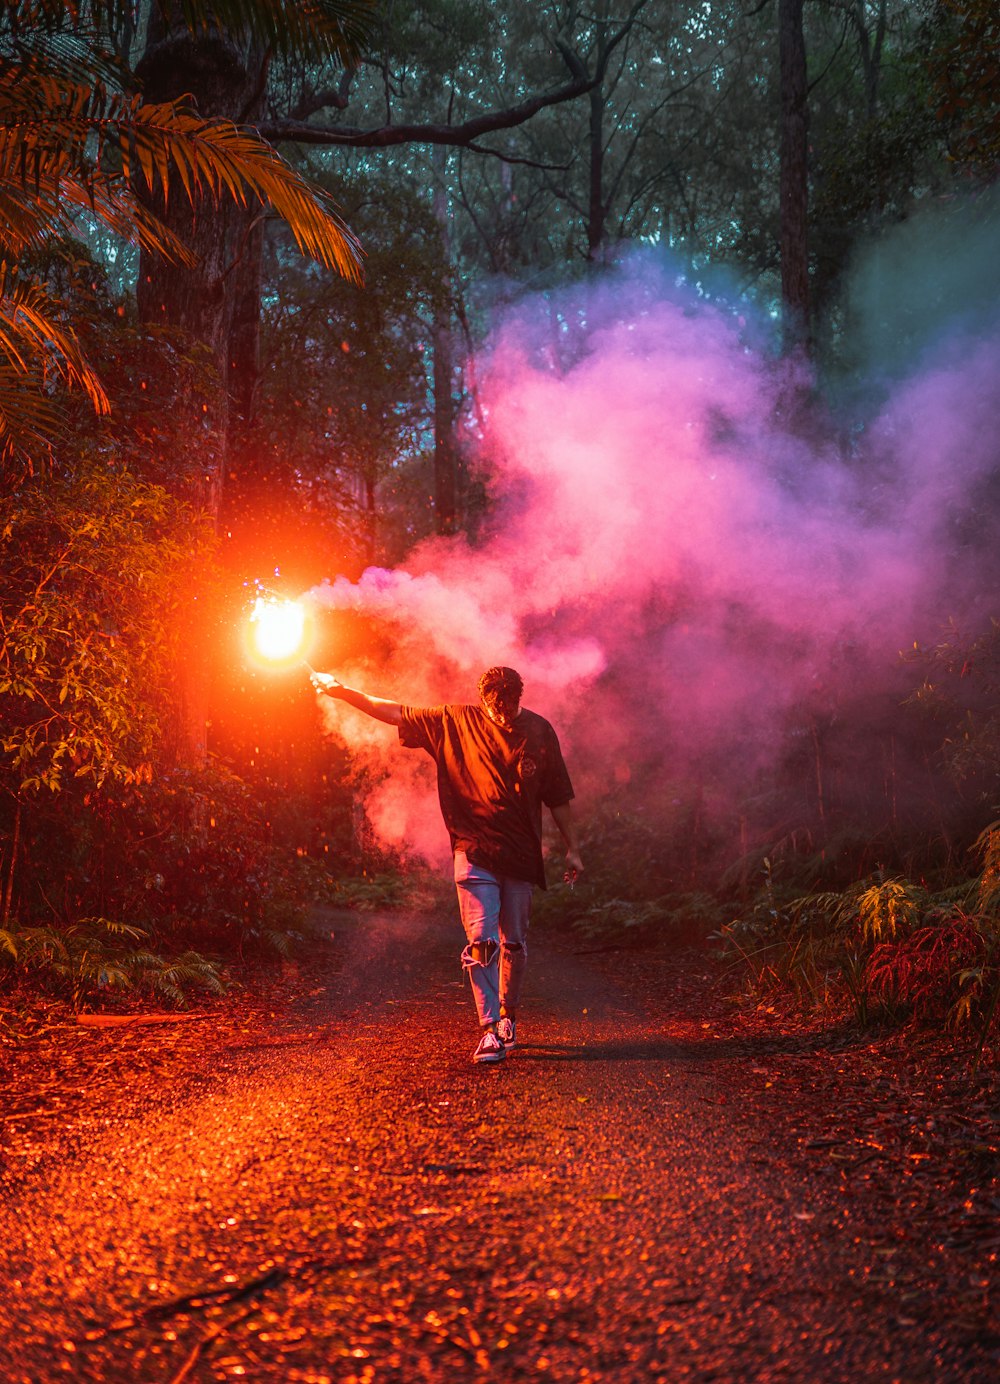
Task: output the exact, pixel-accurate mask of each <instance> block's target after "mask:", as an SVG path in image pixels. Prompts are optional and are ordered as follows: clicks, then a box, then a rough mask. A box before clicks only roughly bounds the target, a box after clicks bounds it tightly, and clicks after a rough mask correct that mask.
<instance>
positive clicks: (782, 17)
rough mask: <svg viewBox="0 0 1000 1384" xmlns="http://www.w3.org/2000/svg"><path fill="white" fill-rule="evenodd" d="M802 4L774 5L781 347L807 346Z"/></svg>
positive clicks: (794, 0)
mask: <svg viewBox="0 0 1000 1384" xmlns="http://www.w3.org/2000/svg"><path fill="white" fill-rule="evenodd" d="M803 2H804V0H778V43H779V51H780V66H781V302H782V309H783V312H784V330H785V340H786V345H788V346H791V345H795V344H798V345H803V346H805V347H806V348H807V349H808V347H809V342H810V330H811V329H810V301H809V140H808V132H807V122H808V112H807V92H808V84H807V75H806V44H805V35H804V33H803V28H802V9H803Z"/></svg>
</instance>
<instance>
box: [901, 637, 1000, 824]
mask: <svg viewBox="0 0 1000 1384" xmlns="http://www.w3.org/2000/svg"><path fill="white" fill-rule="evenodd" d="M907 657H908V661H909V662H910V663H912V664H913V665H914V666H915V667H916V668H917V669H919V670H920V671H921V672H922V675H923V676H922V681H921V683H920V686H919V687H918V688H917V689H916V691H915V692H914V693H913V694H912V696H911V697H910V699H909V701H910V705H911V706H912V707H913V708H914V709H915V710H917V711H919V712H921V713H922V714H923V715H924V716H925V717H926V718H927V719H928V720H930V721H931V722H932V723H933V724H934V726H935V727H936V728H937V729H938V732H939V735H940V739H941V751H940V753H941V757H942V759H943V762H944V765H945V767H946V769H947V770H948V772H949V773H950V774H951V775H952V776H953V777H954V778H955V779H956V780H957V781H958V782H959V783H961V784H963V785H965V786H966V787H967V788H968V789H969V790H970V791H972V792H974V793H977V794H978V795H979V796H980V797H981V798H988V797H989V795H990V794H991V793H992V792H993V791H994V787H995V784H996V781H997V777H998V775H1000V621H997V620H995V619H991V620H990V621H989V624H988V625H987V626H986V628H985V629H981V630H979V631H978V632H975V633H974V632H970V631H968V630H963V629H961V628H960V627H959V625H958V624H957V623H956V622H955V621H952V622H950V623H949V624H948V626H947V628H946V629H945V630H944V631H943V632H942V635H941V638H940V640H939V641H938V643H937V644H935V645H933V646H922V645H915V646H914V648H913V650H912V652H911V653H910V654H908V656H907Z"/></svg>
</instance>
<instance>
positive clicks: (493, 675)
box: [478, 666, 524, 701]
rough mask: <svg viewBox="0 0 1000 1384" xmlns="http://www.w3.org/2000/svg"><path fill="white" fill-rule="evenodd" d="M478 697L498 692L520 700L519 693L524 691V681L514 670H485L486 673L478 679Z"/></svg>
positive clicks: (496, 668)
mask: <svg viewBox="0 0 1000 1384" xmlns="http://www.w3.org/2000/svg"><path fill="white" fill-rule="evenodd" d="M478 691H479V695H480V697H483V696H485V695H486V693H487V692H500V693H501V694H503V695H504V696H506V697H510V698H515V699H516V700H517V701H520V700H521V693H522V692H523V691H524V680H523V679H522V677H521V674H520V673H519V672H518V671H517V670H516V669H515V668H503V667H499V666H498V667H495V668H487V669H486V672H485V673H484V674H483V676H482V677H481V678H480V679H479V688H478Z"/></svg>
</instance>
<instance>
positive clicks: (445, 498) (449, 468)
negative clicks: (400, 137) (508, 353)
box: [431, 147, 458, 534]
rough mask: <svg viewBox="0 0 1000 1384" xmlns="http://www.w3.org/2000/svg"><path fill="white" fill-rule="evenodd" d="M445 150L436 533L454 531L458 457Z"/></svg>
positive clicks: (437, 199)
mask: <svg viewBox="0 0 1000 1384" xmlns="http://www.w3.org/2000/svg"><path fill="white" fill-rule="evenodd" d="M447 159H448V154H447V150H446V149H444V148H442V147H435V150H434V171H435V174H436V179H437V181H436V186H435V191H434V216H435V219H436V221H437V224H438V230H439V232H440V236H441V250H442V259H443V263H444V266H445V267H444V278H445V283H444V288H445V292H443V293H442V294H441V297H440V300H439V302H438V303H437V305H436V306H435V309H434V325H433V327H432V331H431V337H432V341H433V349H434V526H435V529H436V531H437V532H438V533H440V534H451V533H454V532H455V530H456V528H457V526H458V483H457V471H458V458H457V453H456V448H455V403H454V398H453V383H454V354H453V351H454V344H453V338H452V318H451V309H450V307H449V301H450V297H451V294H450V291H449V290H450V288H451V284H450V278H451V223H450V220H449V207H448V193H447V188H446V185H445V173H446V164H447Z"/></svg>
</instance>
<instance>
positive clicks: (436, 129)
mask: <svg viewBox="0 0 1000 1384" xmlns="http://www.w3.org/2000/svg"><path fill="white" fill-rule="evenodd" d="M595 85H596V79H595V78H590V77H584V78H578V79H575V80H573V81H572V82H569V83H567V84H566V85H565V86H562V87H557V88H556V89H555V90H554V91H547V92H543V93H542V95H540V96H533V97H532V98H531V99H530V100H529V101H522V102H521V104H520V105H517V106H508V107H507V108H506V109H505V110H498V111H490V112H489V113H488V114H486V115H478V116H476V117H474V119H472V120H466V121H463V122H462V123H461V124H459V125H452V124H443V125H438V124H426V125H422V124H413V125H382V126H376V127H374V128H372V129H368V130H362V129H357V128H352V127H350V126H347V125H339V126H338V125H327V126H324V125H307V124H305V123H304V122H303V121H299V120H275V121H270V122H268V123H265V124H261V125H259V126H258V127H257V133H258V134H259V135H260V137H261V138H262V139H264V140H266V141H267V142H268V143H269V144H280V143H282V142H294V143H298V144H317V145H336V146H340V147H343V148H349V149H386V148H389V147H390V146H393V145H397V144H452V145H463V146H465V147H466V148H468V147H470V146H471V145H472V143H473V141H475V140H477V139H479V138H480V137H481V136H482V135H488V134H491V133H492V132H493V131H494V130H512V129H514V128H516V126H518V125H523V124H524V122H525V121H526V120H530V119H531V117H532V116H533V115H537V114H538V112H539V111H541V110H544V109H545V108H546V107H547V106H557V105H560V104H561V103H562V102H563V101H572V100H574V99H575V98H576V97H577V96H583V95H585V94H586V93H587V92H588V91H590V90H591V89H592V88H593V87H594V86H595ZM483 152H490V153H492V152H495V151H493V150H487V151H483ZM498 157H502V156H500V155H498Z"/></svg>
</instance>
